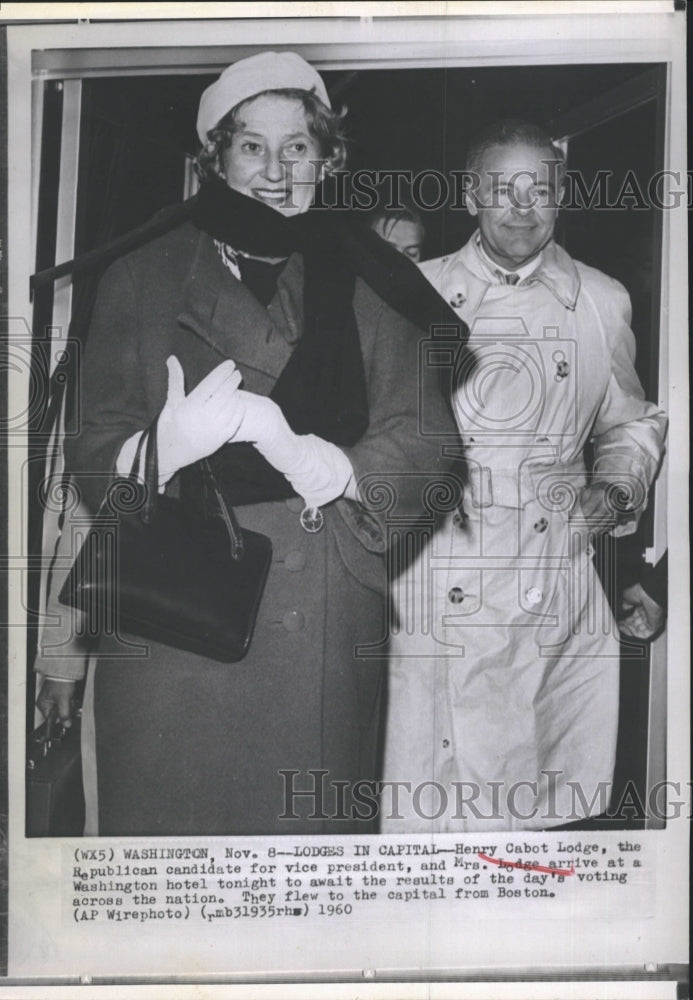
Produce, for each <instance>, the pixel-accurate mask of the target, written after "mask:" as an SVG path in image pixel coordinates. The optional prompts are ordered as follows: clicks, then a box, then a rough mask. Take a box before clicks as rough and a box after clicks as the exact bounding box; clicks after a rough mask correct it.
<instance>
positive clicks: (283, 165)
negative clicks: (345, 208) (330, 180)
mask: <svg viewBox="0 0 693 1000" xmlns="http://www.w3.org/2000/svg"><path fill="white" fill-rule="evenodd" d="M322 164H323V159H322V155H321V150H320V145H319V143H318V140H317V139H316V138H315V137H314V136H313V135H311V132H310V129H309V126H308V122H307V120H306V113H305V109H304V107H303V104H302V103H301V101H300V100H298V99H296V98H293V97H286V96H284V95H281V94H261V95H260V96H259V97H255V98H252V99H251V100H249V101H247V102H246V103H245V104H244V105H242V107H241V108H240V111H239V113H238V116H237V128H236V131H235V132H234V134H233V137H232V139H231V144H230V145H229V146H228V147H227V148H226V149H225V150H224V152H223V154H222V165H223V169H224V176H225V178H226V183H227V184H228V186H229V187H231V188H233V189H234V190H235V191H240V193H241V194H244V195H247V196H248V197H249V198H255V199H256V200H257V201H261V202H264V204H265V205H269V206H270V207H271V208H274V209H275V210H276V211H277V212H280V213H281V214H282V215H287V216H289V215H299V214H300V213H301V212H307V211H308V209H309V208H310V206H311V205H312V203H313V199H314V197H315V185H316V184H317V183H318V181H319V180H320V177H321V172H322Z"/></svg>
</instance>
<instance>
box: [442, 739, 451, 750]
mask: <svg viewBox="0 0 693 1000" xmlns="http://www.w3.org/2000/svg"><path fill="white" fill-rule="evenodd" d="M443 746H444V747H445V749H446V750H447V748H448V747H449V746H450V740H443Z"/></svg>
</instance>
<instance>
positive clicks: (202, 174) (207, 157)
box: [195, 88, 346, 182]
mask: <svg viewBox="0 0 693 1000" xmlns="http://www.w3.org/2000/svg"><path fill="white" fill-rule="evenodd" d="M265 94H279V95H280V96H281V97H288V98H291V99H293V100H297V101H300V102H301V104H302V105H303V109H304V111H305V114H306V122H307V124H308V131H309V132H310V134H311V135H312V136H313V138H314V139H316V140H317V142H318V144H319V145H320V154H321V156H323V157H324V159H325V161H326V162H325V167H326V170H327V171H328V172H331V171H333V170H339V169H340V168H341V167H343V166H344V163H345V161H346V142H345V138H344V128H343V119H344V116H345V114H346V109H344V110H342V111H339V112H337V111H333V110H332V109H331V108H328V107H327V106H326V105H325V104H323V103H322V101H321V100H320V98H319V97H317V96H316V95H315V94H314V93H313V92H312V91H309V90H294V89H289V88H286V89H283V90H263V91H262V92H261V93H260V94H253V96H252V97H249V98H247V100H245V101H241V103H240V104H237V105H236V107H235V108H231V110H230V111H229V112H228V113H227V114H226V115H224V117H223V118H222V119H221V121H220V122H219V124H218V125H216V126H215V127H214V128H213V129H210V130H209V132H208V133H207V137H208V138H207V142H206V144H205V145H204V146H203V147H202V149H201V150H200V152H199V153H198V154H197V157H196V159H195V170H196V172H197V175H198V177H199V178H200V180H201V181H203V182H204V181H207V180H211V178H212V177H215V176H217V175H218V174H219V172H220V170H221V156H222V153H223V152H224V150H225V149H227V148H228V146H230V145H231V140H232V139H233V135H234V132H237V131H238V130H239V129H240V128H241V127H242V119H241V118H240V117H239V113H240V112H241V109H242V108H243V107H244V105H246V104H250V102H251V101H254V100H255V99H256V98H257V97H262V96H264V95H265Z"/></svg>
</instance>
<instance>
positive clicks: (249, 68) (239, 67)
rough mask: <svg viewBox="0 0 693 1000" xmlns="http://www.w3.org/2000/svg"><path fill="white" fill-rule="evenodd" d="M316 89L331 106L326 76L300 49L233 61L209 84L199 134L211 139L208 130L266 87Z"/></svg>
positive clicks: (203, 96)
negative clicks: (303, 57) (326, 87)
mask: <svg viewBox="0 0 693 1000" xmlns="http://www.w3.org/2000/svg"><path fill="white" fill-rule="evenodd" d="M284 89H287V90H289V89H291V90H312V91H313V92H314V93H315V95H316V96H317V97H319V98H320V100H321V101H322V102H323V104H326V105H327V107H328V108H329V107H331V105H330V99H329V97H328V96H327V91H326V90H325V84H324V83H323V82H322V77H321V76H320V74H319V73H318V72H317V70H315V69H313V67H312V66H311V65H310V63H307V62H306V61H305V59H302V58H301V56H299V55H298V54H297V53H296V52H261V53H260V54H259V55H257V56H249V57H248V58H247V59H241V60H239V62H236V63H233V64H232V65H231V66H229V68H228V69H225V70H224V72H223V73H222V74H221V76H220V77H219V79H218V80H217V81H216V82H215V83H213V84H211V86H209V87H207V89H206V90H205V92H204V93H203V95H202V97H201V98H200V109H199V111H198V112H197V134H198V135H199V137H200V142H201V143H202V144H203V145H204V143H205V142H207V133H208V132H209V130H210V129H213V128H214V126H215V125H217V124H218V123H219V122H220V121H221V119H222V118H223V117H224V115H226V114H227V113H228V112H229V111H230V110H231V109H232V108H235V107H236V105H237V104H240V103H241V101H247V100H248V98H249V97H254V96H255V94H261V93H262V92H263V91H265V90H284Z"/></svg>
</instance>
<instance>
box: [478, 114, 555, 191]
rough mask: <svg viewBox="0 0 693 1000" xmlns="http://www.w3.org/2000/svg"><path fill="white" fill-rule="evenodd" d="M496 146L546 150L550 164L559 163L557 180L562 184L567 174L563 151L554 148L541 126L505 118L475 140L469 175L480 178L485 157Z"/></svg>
mask: <svg viewBox="0 0 693 1000" xmlns="http://www.w3.org/2000/svg"><path fill="white" fill-rule="evenodd" d="M493 146H530V147H531V148H533V149H543V150H546V152H547V153H549V154H550V155H549V156H547V159H549V160H555V161H557V163H558V169H557V179H558V181H559V182H560V181H561V180H562V179H563V175H564V173H565V157H564V156H563V151H562V150H561V149H560V148H559V147H558V146H556V145H554V143H553V141H552V139H551V136H550V135H549V134H548V132H546V131H545V130H544V129H543V128H541V126H539V125H535V124H533V123H532V122H526V121H523V120H522V119H521V118H505V119H503V120H502V121H498V122H493V124H492V125H487V126H486V128H484V129H482V130H481V131H480V132H478V133H477V134H476V136H474V138H473V139H472V141H471V142H470V144H469V148H468V150H467V166H466V169H467V171H468V172H469V173H476V174H479V173H480V172H481V162H482V160H483V158H484V154H485V153H486V152H487V151H488V150H489V149H491V148H492V147H493Z"/></svg>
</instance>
